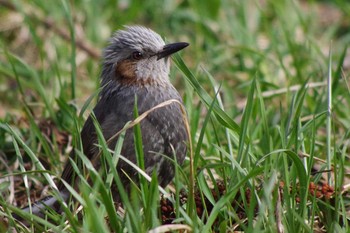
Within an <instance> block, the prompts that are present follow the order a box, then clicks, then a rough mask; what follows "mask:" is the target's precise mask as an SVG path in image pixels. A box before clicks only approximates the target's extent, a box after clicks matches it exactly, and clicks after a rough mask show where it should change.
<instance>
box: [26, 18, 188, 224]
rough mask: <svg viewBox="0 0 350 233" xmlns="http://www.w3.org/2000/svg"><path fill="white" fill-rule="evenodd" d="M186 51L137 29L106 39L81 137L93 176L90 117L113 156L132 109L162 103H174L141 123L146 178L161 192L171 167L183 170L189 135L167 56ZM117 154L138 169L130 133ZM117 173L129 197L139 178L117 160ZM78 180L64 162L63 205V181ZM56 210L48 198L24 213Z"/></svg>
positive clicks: (63, 190) (64, 193)
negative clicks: (95, 96) (94, 99)
mask: <svg viewBox="0 0 350 233" xmlns="http://www.w3.org/2000/svg"><path fill="white" fill-rule="evenodd" d="M188 45H189V44H188V43H186V42H177V43H170V44H166V43H165V42H164V40H163V39H162V37H161V36H160V35H159V34H158V33H156V32H154V31H153V30H151V29H149V28H147V27H144V26H140V25H134V26H124V28H122V29H120V30H118V31H116V32H115V33H114V35H113V36H112V37H111V38H110V40H109V44H108V45H107V47H106V48H105V49H104V52H103V56H102V70H101V74H100V86H101V90H100V93H99V97H98V100H97V103H96V106H95V107H94V108H93V111H92V112H93V113H92V114H90V116H89V117H88V118H87V120H86V121H85V123H84V126H83V128H82V130H81V134H80V136H81V144H82V151H83V153H84V154H85V156H86V158H88V159H89V160H90V161H92V162H93V165H94V167H95V168H96V170H98V169H100V167H101V163H102V162H101V158H99V157H98V156H99V152H100V148H99V147H98V145H97V144H98V137H97V131H96V128H95V124H94V120H93V116H94V117H95V118H96V120H97V122H98V123H99V125H100V129H101V131H102V134H103V136H104V138H105V140H106V141H107V142H108V147H109V149H111V150H113V151H114V149H115V146H116V143H117V141H118V138H119V137H118V135H117V136H116V134H117V133H118V132H119V131H120V130H122V129H123V127H124V126H125V125H126V124H127V123H128V122H130V121H133V120H134V119H135V114H134V108H135V103H136V105H137V110H138V114H139V115H141V114H143V113H145V112H147V111H149V110H150V109H152V108H154V107H155V106H157V105H159V104H161V103H164V102H165V101H169V100H176V101H174V102H170V104H167V105H165V106H163V107H161V108H156V109H153V110H152V111H149V112H148V113H147V115H146V117H145V118H144V119H142V120H141V121H140V129H141V136H142V145H143V153H144V169H145V172H146V173H147V174H148V175H150V176H151V175H152V173H156V176H157V179H158V183H159V185H160V186H161V187H166V186H167V185H168V184H169V183H170V182H171V180H172V179H173V178H174V175H175V170H174V169H175V164H174V161H176V162H177V163H178V164H179V165H182V164H183V162H184V160H185V157H186V153H187V143H188V138H189V135H188V132H187V130H186V126H185V122H184V117H183V114H184V113H183V111H182V109H181V106H180V105H179V103H183V102H182V98H181V96H180V94H179V93H178V91H177V90H176V89H175V87H174V86H173V85H172V84H171V82H170V80H169V72H170V60H171V59H170V56H171V55H172V54H174V53H176V52H178V51H180V50H182V49H184V48H185V47H187V46H188ZM120 154H121V155H122V156H124V157H125V158H126V159H128V160H130V161H131V162H133V163H134V164H137V158H136V152H135V143H134V133H133V129H127V130H126V133H125V137H124V141H123V145H122V149H121V153H120ZM174 156H175V157H174ZM70 158H71V159H72V160H73V161H78V159H79V156H77V154H76V152H75V151H74V150H72V152H71V153H70ZM77 164H78V163H77ZM117 171H118V174H119V176H120V179H121V181H122V183H123V185H124V187H125V190H127V192H129V191H130V183H131V180H133V181H137V180H138V172H137V171H136V170H135V169H134V168H133V167H132V166H130V165H129V164H128V163H126V162H124V161H121V160H120V161H119V162H118V164H117ZM77 177H78V176H76V174H75V172H74V169H73V166H72V163H71V162H69V161H68V162H66V164H65V167H64V169H63V172H62V175H61V179H60V181H59V183H58V185H57V187H58V190H59V195H60V196H61V198H62V200H63V201H67V200H68V199H69V198H70V196H71V195H70V192H69V191H68V189H67V187H66V185H64V182H63V181H65V182H66V183H68V184H71V185H72V187H74V188H77V187H78V186H79V185H78V183H79V182H80V181H79V178H77ZM130 179H131V180H130ZM62 180H63V181H62ZM111 189H112V190H111V193H112V194H113V195H112V196H113V199H114V200H115V201H120V197H119V194H118V190H117V187H116V185H115V184H112V186H111ZM60 206H61V204H60V202H59V201H58V199H57V198H56V197H54V196H48V197H47V198H45V199H43V200H41V201H39V202H36V203H34V204H33V205H32V206H28V207H25V208H23V209H22V210H24V211H26V212H31V213H32V214H34V215H37V216H39V217H45V209H47V208H48V207H49V208H51V209H53V210H55V211H56V212H62V208H61V207H60Z"/></svg>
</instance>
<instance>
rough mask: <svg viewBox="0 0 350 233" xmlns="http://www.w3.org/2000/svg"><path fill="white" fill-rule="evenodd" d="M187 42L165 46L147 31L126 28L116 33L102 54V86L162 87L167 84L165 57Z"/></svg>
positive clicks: (157, 37)
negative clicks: (112, 84)
mask: <svg viewBox="0 0 350 233" xmlns="http://www.w3.org/2000/svg"><path fill="white" fill-rule="evenodd" d="M187 46H188V43H185V42H179V43H172V44H167V45H166V44H165V43H164V41H163V39H162V38H161V37H160V36H159V35H158V34H157V33H155V32H154V31H152V30H151V29H148V28H145V27H142V26H126V27H125V30H119V31H117V32H116V33H115V34H114V36H113V37H112V38H111V39H110V44H109V46H108V47H107V48H106V49H105V51H104V58H103V59H104V61H103V70H102V85H103V84H107V82H110V81H116V82H117V83H118V84H123V85H141V86H146V85H164V84H166V83H167V82H169V81H168V75H169V66H170V65H169V59H168V57H169V56H170V55H171V54H173V53H175V52H177V51H179V50H181V49H183V48H185V47H187Z"/></svg>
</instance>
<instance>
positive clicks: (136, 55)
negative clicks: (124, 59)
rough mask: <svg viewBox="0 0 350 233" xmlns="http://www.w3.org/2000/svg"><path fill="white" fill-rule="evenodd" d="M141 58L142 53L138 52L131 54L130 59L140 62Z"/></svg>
mask: <svg viewBox="0 0 350 233" xmlns="http://www.w3.org/2000/svg"><path fill="white" fill-rule="evenodd" d="M142 57H143V55H142V53H141V52H139V51H135V52H133V53H132V58H134V59H135V60H140V59H141V58H142Z"/></svg>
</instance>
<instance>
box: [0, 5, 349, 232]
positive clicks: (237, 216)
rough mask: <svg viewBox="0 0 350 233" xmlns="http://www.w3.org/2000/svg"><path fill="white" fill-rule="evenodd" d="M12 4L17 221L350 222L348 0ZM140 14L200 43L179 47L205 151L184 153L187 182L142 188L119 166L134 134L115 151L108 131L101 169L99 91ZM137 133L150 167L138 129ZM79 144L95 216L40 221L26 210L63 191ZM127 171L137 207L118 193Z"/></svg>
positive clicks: (172, 225) (1, 60) (92, 228)
mask: <svg viewBox="0 0 350 233" xmlns="http://www.w3.org/2000/svg"><path fill="white" fill-rule="evenodd" d="M0 5H1V6H2V7H1V9H0V12H1V14H0V18H1V21H0V22H2V23H0V30H1V35H0V90H1V91H0V100H1V109H0V159H1V163H0V169H1V170H0V171H1V173H0V192H1V193H2V195H0V206H1V209H0V216H1V217H2V218H3V220H0V223H1V224H0V231H1V232H6V231H8V230H9V227H15V228H16V229H17V231H19V232H22V231H23V232H31V231H33V230H34V229H35V230H37V231H48V230H49V229H51V231H53V232H111V231H112V232H122V231H128V232H147V231H150V232H166V231H172V230H173V231H179V230H181V229H182V230H183V231H189V229H191V231H193V232H233V231H235V230H242V231H245V232H257V231H259V232H313V231H317V230H318V231H321V232H322V231H324V232H348V231H349V208H350V205H349V191H348V190H349V183H350V180H349V164H350V163H349V135H350V130H349V129H350V118H349V115H350V111H349V109H350V106H349V103H350V95H349V93H350V91H349V81H348V78H349V75H348V73H349V70H350V68H349V55H348V51H347V45H348V44H349V40H350V34H349V31H348V30H347V29H348V27H349V23H350V3H348V2H347V1H345V0H337V1H316V0H314V1H311V0H310V1H287V0H282V1H280V0H268V1H254V0H247V1H236V0H232V1H230V0H221V1H218V0H214V1H210V2H208V3H203V1H197V0H191V1H163V2H159V1H155V0H149V1H140V0H136V1H116V2H114V1H95V0H91V1H83V0H78V1H74V2H69V1H66V0H61V1H51V2H48V1H44V0H35V1H31V2H30V3H28V2H27V1H21V0H17V1H6V0H2V1H0ZM130 24H142V25H145V26H148V27H150V28H152V29H154V30H155V31H157V32H158V33H160V34H161V35H162V36H163V37H164V38H165V40H166V41H169V42H175V41H187V42H189V43H190V46H189V47H188V48H186V49H185V50H184V51H183V52H181V54H180V55H175V56H173V66H172V70H171V75H170V76H171V81H172V83H173V84H174V85H175V86H176V88H177V89H178V90H179V92H180V93H181V96H182V97H183V99H184V105H185V108H186V110H187V116H188V120H189V130H190V135H191V141H192V147H193V150H192V155H190V153H189V154H188V156H187V158H186V161H185V163H184V165H183V166H177V168H176V177H175V179H174V181H173V184H172V187H173V188H167V189H166V190H159V188H158V185H157V179H156V177H154V176H152V177H151V178H152V179H151V181H150V182H149V181H148V180H147V178H145V179H144V178H141V179H140V182H141V183H140V185H139V186H136V185H135V186H134V187H133V189H132V190H133V191H132V192H131V194H130V195H128V194H127V193H125V192H123V187H122V185H121V183H120V180H119V176H118V174H117V171H116V169H113V167H115V166H114V165H115V164H116V163H117V162H118V160H120V159H123V160H125V158H124V157H122V155H119V153H118V152H119V151H120V149H121V146H122V137H120V139H119V142H118V144H117V146H116V148H115V149H114V150H108V149H107V147H106V143H107V142H106V141H105V140H104V138H103V137H102V136H101V135H102V134H101V132H100V137H99V145H100V147H101V156H102V157H103V158H104V159H105V167H106V169H104V170H103V171H96V170H95V169H94V167H93V166H92V165H91V163H90V162H89V160H87V159H86V158H85V156H84V155H83V153H81V150H80V148H81V146H80V143H81V142H80V136H79V133H80V130H81V127H82V125H83V123H84V119H86V117H87V116H88V114H89V113H90V111H91V109H92V108H93V106H94V104H95V103H96V100H97V94H98V88H99V79H98V77H99V72H100V64H101V63H100V57H99V56H100V51H101V50H102V48H103V47H104V46H105V45H106V43H107V39H108V38H109V36H111V35H112V33H113V31H115V30H117V29H119V28H121V27H122V25H130ZM135 137H136V141H137V143H136V145H137V146H138V148H139V150H138V151H139V152H141V153H139V154H138V157H139V158H140V161H139V164H138V165H140V167H142V157H143V155H142V150H140V148H142V138H141V137H140V133H139V129H138V128H137V126H136V127H135ZM73 147H74V149H75V150H76V152H77V155H78V156H79V158H81V160H82V161H83V164H84V167H85V168H86V169H85V170H86V171H85V172H86V174H89V177H90V178H91V180H92V182H90V183H89V182H82V183H81V184H80V189H79V192H74V189H73V188H72V187H70V190H71V191H72V192H73V196H74V198H75V199H76V200H77V201H76V202H75V203H80V204H81V205H82V207H83V210H82V214H81V212H80V213H79V214H77V213H76V212H74V211H72V210H76V207H77V206H75V205H76V204H74V203H73V202H69V203H68V207H71V208H66V209H65V211H64V214H63V215H62V216H57V214H55V213H52V214H51V215H52V220H51V221H47V220H45V219H44V220H43V219H39V218H36V217H35V216H31V215H30V214H26V215H24V216H23V217H25V218H26V219H30V218H31V217H33V221H32V222H33V224H32V225H31V226H30V227H29V228H28V229H25V228H23V227H22V226H20V225H19V224H18V223H16V222H15V221H14V220H13V218H12V217H11V215H10V213H11V212H15V213H18V214H21V211H20V210H19V209H18V208H17V207H16V206H21V205H24V204H25V203H28V202H30V201H31V200H32V201H33V200H38V199H40V198H41V197H42V196H46V195H47V194H46V192H49V193H54V190H55V184H54V183H55V180H56V179H57V178H59V174H60V173H61V172H62V167H63V161H66V159H67V157H68V154H69V151H71V150H72V149H73ZM191 159H192V161H191ZM71 162H72V163H73V164H75V161H71ZM75 165H76V164H75ZM77 167H78V165H76V166H75V168H76V169H77ZM108 167H111V169H107V168H108ZM77 170H78V169H77ZM191 170H192V171H193V172H194V176H191V175H190V174H191ZM78 174H79V175H81V176H85V174H84V173H81V172H80V171H79V170H78ZM140 174H142V173H141V172H140ZM141 177H142V175H141ZM192 177H194V178H192ZM112 180H114V181H116V183H117V186H118V188H119V190H120V193H121V200H122V203H123V206H124V208H123V210H121V209H120V208H119V207H118V206H115V205H114V203H113V201H112V198H111V191H110V185H111V181H112ZM192 184H194V187H192V186H193V185H192ZM67 186H68V184H67ZM68 187H69V186H68ZM174 187H175V189H174ZM43 189H45V190H48V191H45V192H42V190H43ZM172 190H174V191H172ZM181 190H184V191H181ZM159 192H161V193H163V194H164V195H165V197H166V198H167V200H168V201H164V200H163V199H162V197H161V196H160V195H158V194H159ZM165 202H166V203H168V204H167V205H165V204H160V203H165ZM167 217H168V218H169V219H170V220H169V221H164V218H167ZM5 218H6V219H7V220H6V221H5V220H4V219H5ZM66 221H68V223H67V222H66ZM164 222H166V223H167V224H165V223H164Z"/></svg>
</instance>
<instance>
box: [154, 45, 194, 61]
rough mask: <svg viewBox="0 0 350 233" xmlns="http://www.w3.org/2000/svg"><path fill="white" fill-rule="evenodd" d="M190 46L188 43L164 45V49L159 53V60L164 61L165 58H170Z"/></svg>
mask: <svg viewBox="0 0 350 233" xmlns="http://www.w3.org/2000/svg"><path fill="white" fill-rule="evenodd" d="M188 45H189V43H186V42H178V43H172V44H167V45H164V47H163V49H162V50H161V51H160V52H158V53H157V60H159V59H162V58H164V57H168V56H170V55H171V54H173V53H176V52H177V51H180V50H181V49H184V48H186V47H187V46H188Z"/></svg>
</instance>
